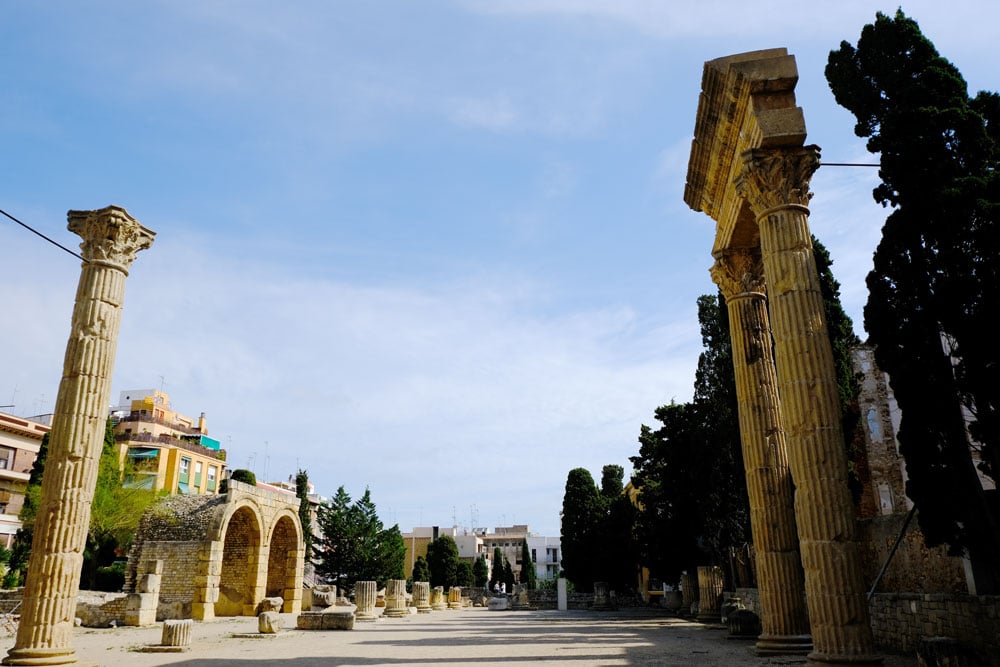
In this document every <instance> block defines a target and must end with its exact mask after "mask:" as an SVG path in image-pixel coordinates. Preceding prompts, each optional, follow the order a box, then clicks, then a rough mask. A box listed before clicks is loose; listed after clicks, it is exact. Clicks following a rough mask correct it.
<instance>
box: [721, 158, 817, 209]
mask: <svg viewBox="0 0 1000 667" xmlns="http://www.w3.org/2000/svg"><path fill="white" fill-rule="evenodd" d="M818 167H819V147H818V146H796V147H794V148H767V149H762V148H758V149H754V150H749V151H746V152H745V153H743V171H742V173H741V174H740V176H739V178H737V179H736V190H737V192H739V194H740V196H741V197H743V198H744V199H746V200H747V202H748V203H749V204H750V208H752V209H753V212H754V215H756V216H757V217H758V218H759V217H760V216H762V215H764V214H765V213H766V212H767V211H770V210H772V209H776V208H783V207H786V206H801V207H806V206H808V205H809V200H810V199H811V198H812V193H811V192H809V180H810V179H811V178H812V175H813V173H814V172H815V171H816V169H817V168H818Z"/></svg>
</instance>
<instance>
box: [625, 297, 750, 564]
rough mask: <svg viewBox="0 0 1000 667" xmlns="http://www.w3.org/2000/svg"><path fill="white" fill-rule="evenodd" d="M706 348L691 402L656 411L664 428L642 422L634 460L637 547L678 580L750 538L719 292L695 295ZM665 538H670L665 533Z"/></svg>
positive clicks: (729, 349)
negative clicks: (639, 509) (637, 497)
mask: <svg viewBox="0 0 1000 667" xmlns="http://www.w3.org/2000/svg"><path fill="white" fill-rule="evenodd" d="M698 321H699V323H700V324H701V334H702V342H703V343H704V351H703V352H702V353H701V355H700V356H699V359H698V368H697V371H696V374H695V386H694V400H693V402H691V403H688V404H684V405H677V404H671V405H669V406H663V407H661V408H658V409H657V410H656V412H655V417H656V419H657V420H659V421H660V422H661V423H662V424H663V426H662V427H661V428H659V429H657V430H656V431H653V430H652V429H650V428H649V427H647V426H645V425H643V426H642V428H641V430H640V435H639V442H640V448H639V455H638V456H635V457H632V459H631V460H632V463H633V466H634V467H635V472H636V474H635V483H636V486H637V487H639V488H640V489H641V496H640V500H641V503H642V506H643V511H642V512H641V513H640V516H639V518H638V521H637V531H638V533H637V534H638V539H639V552H640V554H641V555H642V557H643V561H644V562H645V563H646V564H647V566H648V567H649V568H650V570H651V571H652V572H653V573H654V575H656V576H657V577H659V578H663V579H665V580H667V581H677V579H678V578H679V576H680V573H681V572H682V571H685V570H689V571H690V570H693V569H694V568H695V567H696V566H697V565H701V564H719V565H721V564H724V563H726V562H727V556H728V550H729V549H730V548H731V547H739V546H742V545H743V544H745V543H747V542H749V540H750V526H749V522H750V511H749V500H748V498H747V491H746V475H745V473H744V470H743V457H742V451H741V449H740V434H739V420H738V415H737V401H736V382H735V378H734V373H733V360H732V346H731V343H730V338H729V317H728V311H727V310H726V307H725V302H724V300H723V299H722V297H721V295H720V296H718V297H716V296H702V297H700V298H699V299H698ZM667 536H669V537H667Z"/></svg>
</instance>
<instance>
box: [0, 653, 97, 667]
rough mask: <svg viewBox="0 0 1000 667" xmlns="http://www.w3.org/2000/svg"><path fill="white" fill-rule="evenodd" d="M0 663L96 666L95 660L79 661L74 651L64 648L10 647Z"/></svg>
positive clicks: (78, 666)
mask: <svg viewBox="0 0 1000 667" xmlns="http://www.w3.org/2000/svg"><path fill="white" fill-rule="evenodd" d="M0 664H3V665H76V666H77V667H98V664H97V663H96V662H79V661H78V660H77V659H76V651H74V650H73V649H65V648H12V649H11V650H10V651H8V652H7V657H6V658H4V659H3V661H0Z"/></svg>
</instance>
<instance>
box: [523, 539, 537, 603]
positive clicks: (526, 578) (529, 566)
mask: <svg viewBox="0 0 1000 667" xmlns="http://www.w3.org/2000/svg"><path fill="white" fill-rule="evenodd" d="M520 579H521V583H522V584H524V585H525V586H527V587H528V590H529V591H533V590H535V587H536V585H537V580H538V575H537V573H536V572H535V561H534V560H532V558H531V549H529V548H528V540H525V541H523V542H521V577H520Z"/></svg>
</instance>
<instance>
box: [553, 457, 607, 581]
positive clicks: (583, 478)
mask: <svg viewBox="0 0 1000 667" xmlns="http://www.w3.org/2000/svg"><path fill="white" fill-rule="evenodd" d="M601 516H602V508H601V495H600V492H599V491H598V490H597V485H596V484H595V483H594V478H593V476H591V474H590V471H588V470H587V469H585V468H574V469H573V470H570V471H569V475H568V476H567V478H566V492H565V494H564V495H563V506H562V524H561V546H562V567H563V572H564V573H565V577H566V578H567V579H569V580H570V581H572V582H573V585H574V586H576V587H577V589H579V590H588V589H589V588H590V587H591V586H593V584H594V581H595V576H596V572H595V568H594V550H595V549H596V548H597V544H598V543H597V542H596V538H597V531H598V526H599V524H600V521H601Z"/></svg>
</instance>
